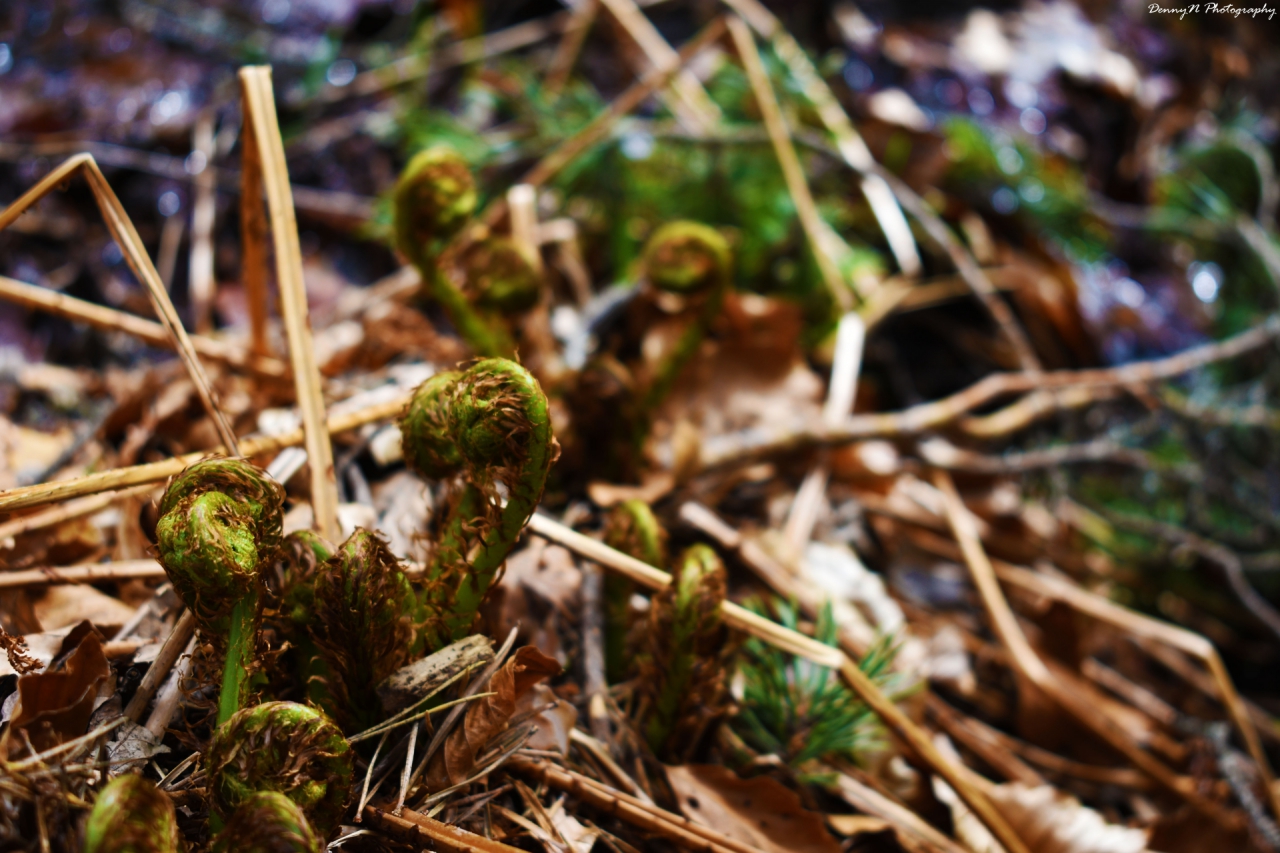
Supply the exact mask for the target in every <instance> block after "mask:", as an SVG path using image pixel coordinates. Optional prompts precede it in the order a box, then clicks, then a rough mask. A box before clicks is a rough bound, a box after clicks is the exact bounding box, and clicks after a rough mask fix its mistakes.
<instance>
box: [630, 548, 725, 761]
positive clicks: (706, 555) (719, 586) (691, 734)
mask: <svg viewBox="0 0 1280 853" xmlns="http://www.w3.org/2000/svg"><path fill="white" fill-rule="evenodd" d="M675 568H676V571H675V577H674V579H673V580H672V582H671V584H670V586H668V587H667V588H666V589H664V590H663V591H662V592H661V593H659V594H658V595H657V596H656V597H655V598H654V600H653V605H652V607H651V608H650V611H649V625H648V626H647V628H648V630H647V631H646V632H645V635H644V639H645V642H646V644H647V646H648V650H647V653H646V654H644V655H643V656H642V658H641V660H640V663H639V675H640V680H639V685H640V692H641V695H642V697H643V700H644V703H643V706H642V707H643V708H644V714H643V727H642V728H643V732H644V736H645V739H646V740H647V741H648V742H649V746H650V748H651V749H652V750H653V751H654V754H656V755H657V756H658V757H659V758H660V759H662V760H663V761H668V762H677V763H678V762H682V761H687V760H689V758H690V757H691V755H692V754H693V753H694V752H695V751H696V750H697V747H698V745H699V743H700V742H701V740H702V735H703V733H704V732H706V731H707V730H708V728H709V727H710V724H711V723H712V722H713V721H715V720H716V719H717V718H718V717H719V716H721V715H722V714H723V713H724V712H725V695H726V687H727V681H726V677H725V666H724V662H725V655H726V641H727V639H728V632H727V629H726V628H725V625H724V621H723V618H722V617H721V612H720V606H721V605H722V604H723V603H724V600H725V589H726V583H727V578H726V575H725V570H724V564H722V563H721V562H720V558H719V557H718V556H716V553H715V551H713V550H711V548H709V547H708V546H706V545H701V544H699V545H693V546H691V547H690V548H688V549H686V550H685V552H684V553H683V554H682V555H681V556H680V559H679V561H678V563H677V565H676V567H675Z"/></svg>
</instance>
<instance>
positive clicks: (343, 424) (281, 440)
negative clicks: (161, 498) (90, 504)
mask: <svg viewBox="0 0 1280 853" xmlns="http://www.w3.org/2000/svg"><path fill="white" fill-rule="evenodd" d="M408 402H409V395H407V394H406V395H404V396H402V397H397V398H396V399H394V400H388V401H386V402H382V403H377V404H374V405H372V406H368V407H366V408H363V409H360V410H359V411H355V412H346V413H343V414H340V415H333V416H332V417H330V418H329V420H328V430H329V432H330V433H338V432H347V431H348V430H353V429H356V428H357V427H361V426H364V425H365V424H368V423H373V422H375V421H385V420H387V419H389V418H394V417H397V416H398V415H399V414H400V413H401V411H403V410H404V407H405V405H406V404H407V403H408ZM304 440H305V436H304V435H303V431H302V430H301V429H295V430H290V431H289V432H286V433H283V434H282V435H272V436H263V437H261V438H246V439H245V440H243V441H241V442H240V452H241V454H242V455H244V456H257V455H258V454H261V453H271V452H274V451H277V450H280V449H281V448H284V447H297V446H298V445H300V444H302V443H303V442H304ZM226 452H227V449H226V448H225V447H213V448H210V449H209V450H201V451H198V452H196V453H186V454H183V455H182V456H176V457H174V458H172V459H166V460H164V461H163V462H149V463H147V464H145V465H134V466H131V467H129V468H113V469H111V470H109V471H100V472H98V473H96V474H89V475H87V476H84V477H78V478H76V479H74V480H59V481H57V482H53V483H41V484H39V485H35V486H22V487H20V488H16V489H8V490H6V491H3V492H0V512H8V511H11V510H15V509H23V508H26V507H33V506H42V505H44V504H49V503H55V502H57V501H64V500H68V499H70V498H78V497H82V496H84V495H93V494H97V493H98V492H105V491H108V490H111V489H123V488H126V487H128V486H137V485H140V484H142V483H158V482H160V481H161V480H164V479H167V478H169V477H172V476H173V475H174V474H180V473H181V472H182V470H183V469H184V468H186V467H187V466H188V465H191V464H193V463H195V462H199V461H200V460H201V459H204V458H206V457H208V456H212V455H215V454H219V453H226Z"/></svg>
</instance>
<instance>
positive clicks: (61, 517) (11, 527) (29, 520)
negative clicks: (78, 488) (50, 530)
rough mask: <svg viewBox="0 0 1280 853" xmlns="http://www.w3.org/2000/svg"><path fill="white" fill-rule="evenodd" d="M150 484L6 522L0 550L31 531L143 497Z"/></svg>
mask: <svg viewBox="0 0 1280 853" xmlns="http://www.w3.org/2000/svg"><path fill="white" fill-rule="evenodd" d="M152 488H153V487H152V486H151V485H150V484H146V485H142V486H134V487H133V488H131V489H123V490H121V491H118V492H107V493H105V494H100V495H90V496H89V497H86V498H79V499H77V500H74V501H67V502H66V503H65V504H63V505H61V506H56V507H51V508H50V509H47V510H44V511H42V512H35V513H32V514H31V515H24V516H21V517H19V518H15V519H13V520H12V521H6V522H5V523H3V524H0V548H3V547H4V546H5V542H6V541H8V540H10V539H12V538H14V537H15V536H21V535H22V534H24V533H30V532H31V531H33V530H43V529H44V528H46V527H52V526H53V525H55V524H61V523H62V522H64V521H70V520H72V519H74V518H83V517H84V516H86V515H92V514H93V513H95V512H98V511H99V510H102V509H106V508H107V507H109V506H111V505H112V504H113V503H115V502H116V501H119V500H125V499H126V498H131V497H137V496H139V495H145V494H147V493H148V492H150V491H151V490H152Z"/></svg>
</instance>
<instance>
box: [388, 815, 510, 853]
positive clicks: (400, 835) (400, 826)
mask: <svg viewBox="0 0 1280 853" xmlns="http://www.w3.org/2000/svg"><path fill="white" fill-rule="evenodd" d="M364 817H366V818H367V819H368V821H369V823H370V824H372V825H373V826H375V827H377V828H378V829H380V830H382V831H383V832H385V833H387V834H388V835H390V836H392V837H394V838H397V839H399V840H401V841H406V842H408V843H410V844H414V845H421V844H422V843H423V842H424V841H425V842H429V843H430V844H431V845H432V846H433V847H434V848H435V849H437V850H444V851H448V853H524V851H522V850H521V849H520V848H519V847H512V846H511V845H509V844H503V843H502V842H500V841H493V840H492V839H489V838H485V837H484V836H483V835H476V834H475V833H473V832H467V831H466V830H465V829H463V828H462V827H460V826H450V825H449V824H447V823H441V822H440V821H438V820H436V819H435V818H430V817H427V816H426V815H424V814H419V813H418V812H415V811H413V810H412V809H405V810H404V811H403V812H401V813H400V814H399V815H393V814H391V812H386V811H383V810H382V809H380V808H378V807H377V806H365V809H364Z"/></svg>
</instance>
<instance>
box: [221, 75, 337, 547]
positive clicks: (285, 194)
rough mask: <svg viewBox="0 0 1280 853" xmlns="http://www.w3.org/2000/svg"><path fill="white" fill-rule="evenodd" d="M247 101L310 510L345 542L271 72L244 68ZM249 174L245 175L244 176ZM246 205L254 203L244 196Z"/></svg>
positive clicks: (248, 136)
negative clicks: (307, 473)
mask: <svg viewBox="0 0 1280 853" xmlns="http://www.w3.org/2000/svg"><path fill="white" fill-rule="evenodd" d="M240 85H241V91H242V93H243V97H244V130H243V135H244V139H245V140H246V142H245V147H246V148H247V147H255V148H256V149H257V155H258V156H257V159H258V163H259V165H260V167H261V177H262V185H263V189H264V190H265V191H266V196H267V213H268V215H269V216H270V218H271V236H272V239H273V242H274V245H275V256H276V283H277V285H278V287H279V289H280V310H281V313H283V315H284V329H285V334H286V337H288V339H289V362H290V364H291V365H292V366H293V381H294V383H295V385H296V387H297V391H298V409H299V411H300V412H301V414H302V427H303V431H304V433H305V437H306V442H305V443H306V447H307V459H308V462H309V463H310V467H311V508H312V511H313V513H314V517H315V523H316V526H317V527H318V528H319V531H320V535H322V536H324V537H325V538H326V539H328V540H329V541H331V542H337V541H339V540H340V539H341V538H342V526H341V525H340V524H339V523H338V483H337V480H336V479H335V477H334V472H333V444H332V442H331V441H330V440H329V430H328V425H327V424H326V423H325V417H324V393H323V391H322V390H321V389H322V385H323V381H322V380H321V378H320V367H319V365H318V364H317V363H316V354H315V346H314V344H313V342H312V337H311V321H310V319H309V317H308V311H307V288H306V283H305V282H304V281H303V277H302V247H301V246H300V244H299V242H298V222H297V219H296V218H295V214H294V210H293V196H292V192H291V190H290V187H289V169H288V165H287V164H286V163H285V159H284V140H283V138H282V137H281V136H280V122H279V119H277V118H276V102H275V95H274V94H273V93H272V90H271V69H270V68H269V67H266V66H254V67H250V68H242V69H240ZM247 173H248V170H246V174H247ZM244 203H246V204H247V203H256V199H250V198H249V196H248V194H247V193H246V194H245V197H244Z"/></svg>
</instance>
